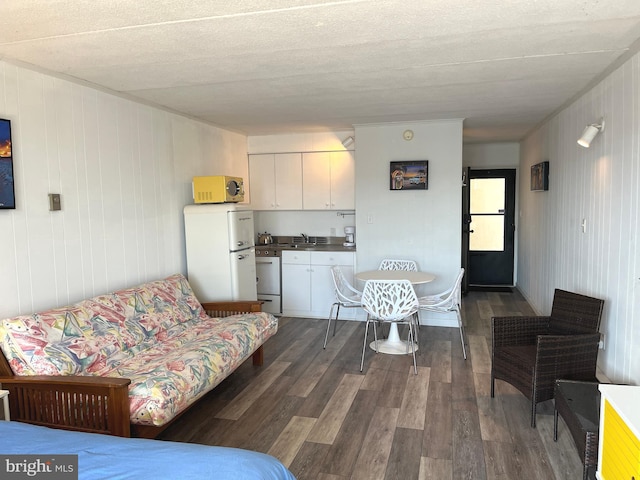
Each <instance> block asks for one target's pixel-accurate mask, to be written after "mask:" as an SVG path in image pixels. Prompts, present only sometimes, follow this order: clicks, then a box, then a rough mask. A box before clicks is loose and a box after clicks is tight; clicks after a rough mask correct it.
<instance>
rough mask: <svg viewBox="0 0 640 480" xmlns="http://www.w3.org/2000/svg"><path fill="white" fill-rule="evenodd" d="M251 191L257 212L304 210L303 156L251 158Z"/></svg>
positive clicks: (274, 155) (270, 155)
mask: <svg viewBox="0 0 640 480" xmlns="http://www.w3.org/2000/svg"><path fill="white" fill-rule="evenodd" d="M249 188H250V194H251V207H252V208H253V209H254V210H301V209H302V155H301V154H300V153H277V154H273V153H268V154H260V155H249Z"/></svg>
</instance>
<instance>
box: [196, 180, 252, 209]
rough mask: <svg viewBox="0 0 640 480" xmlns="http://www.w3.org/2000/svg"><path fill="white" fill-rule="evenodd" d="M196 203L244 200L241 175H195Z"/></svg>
mask: <svg viewBox="0 0 640 480" xmlns="http://www.w3.org/2000/svg"><path fill="white" fill-rule="evenodd" d="M193 201H194V202H195V203H235V202H243V201H244V182H243V180H242V178H240V177H227V176H225V175H216V176H212V177H193Z"/></svg>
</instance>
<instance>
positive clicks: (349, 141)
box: [342, 136, 355, 148]
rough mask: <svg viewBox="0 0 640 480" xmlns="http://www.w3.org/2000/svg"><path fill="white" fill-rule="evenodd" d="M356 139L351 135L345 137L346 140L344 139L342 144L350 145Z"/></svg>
mask: <svg viewBox="0 0 640 480" xmlns="http://www.w3.org/2000/svg"><path fill="white" fill-rule="evenodd" d="M354 141H355V139H354V138H353V137H351V136H349V137H347V138H345V139H344V140H342V146H343V147H344V148H347V147H348V146H349V145H351V144H352V143H353V142H354Z"/></svg>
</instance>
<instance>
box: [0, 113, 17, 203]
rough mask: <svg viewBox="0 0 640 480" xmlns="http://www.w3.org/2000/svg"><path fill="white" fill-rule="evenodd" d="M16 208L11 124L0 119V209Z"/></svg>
mask: <svg viewBox="0 0 640 480" xmlns="http://www.w3.org/2000/svg"><path fill="white" fill-rule="evenodd" d="M6 208H16V197H15V189H14V186H13V154H12V146H11V122H10V121H9V120H5V119H3V118H0V209H6Z"/></svg>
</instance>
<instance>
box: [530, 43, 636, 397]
mask: <svg viewBox="0 0 640 480" xmlns="http://www.w3.org/2000/svg"><path fill="white" fill-rule="evenodd" d="M639 98H640V56H639V55H635V56H634V57H632V59H631V60H629V61H628V62H626V63H625V64H624V65H623V66H622V67H620V68H619V69H617V70H616V71H615V72H613V73H612V74H611V75H609V76H608V77H607V78H605V79H604V80H603V81H602V82H601V83H600V84H599V85H597V86H596V87H594V88H593V89H592V90H590V91H589V92H588V93H587V94H586V95H584V96H582V97H581V98H580V99H578V100H577V101H576V102H575V103H573V104H572V105H571V106H569V107H568V108H566V109H565V110H563V111H562V112H561V113H560V114H558V115H557V116H556V117H554V118H553V119H551V120H550V121H549V122H547V123H546V124H545V125H543V126H542V127H541V128H539V129H538V130H536V131H535V132H533V133H532V134H530V135H529V136H528V137H527V138H526V139H525V140H524V141H523V142H522V146H521V152H522V153H521V155H522V157H521V163H520V171H521V172H528V171H529V169H530V167H531V165H533V164H535V163H538V162H541V161H544V160H549V162H550V174H549V185H550V186H549V191H547V192H531V191H530V190H529V178H528V175H522V176H521V177H520V209H521V218H520V231H519V232H520V233H519V246H520V253H519V256H518V257H519V258H518V262H519V274H518V286H519V288H520V290H521V291H522V292H523V294H524V295H525V296H526V297H527V299H528V300H529V302H530V303H531V304H532V305H533V306H534V308H536V310H538V311H539V312H541V313H545V314H546V313H548V312H549V311H550V310H551V301H552V296H553V289H554V288H556V287H558V288H564V289H568V290H573V291H576V292H580V293H584V294H587V295H593V296H596V297H600V298H603V299H604V300H605V311H604V317H603V322H602V326H601V328H600V331H601V332H603V333H604V334H605V350H604V351H601V352H600V357H599V366H600V368H601V369H602V370H603V371H604V373H605V375H607V377H609V378H610V379H611V380H612V381H614V382H624V383H634V384H638V383H639V382H640V355H638V351H639V349H640V254H639V253H638V250H639V247H640V244H639V240H638V237H639V236H640V222H639V220H640V213H639V211H640V209H639V207H640V188H639V186H640V103H639ZM601 117H604V118H605V120H606V129H605V131H604V132H603V133H602V134H601V135H599V136H598V137H597V138H596V139H595V141H594V142H592V146H591V148H590V149H583V148H582V147H579V146H578V145H577V143H576V140H577V139H578V137H579V136H580V134H581V133H582V130H583V129H584V128H585V126H586V125H587V124H590V123H593V122H597V121H598V120H599V119H600V118H601ZM583 219H584V220H585V222H586V232H584V233H583V231H582V228H581V224H582V221H583Z"/></svg>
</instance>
